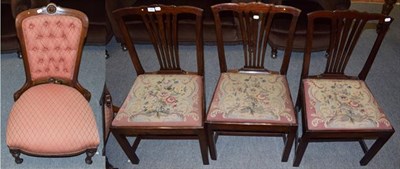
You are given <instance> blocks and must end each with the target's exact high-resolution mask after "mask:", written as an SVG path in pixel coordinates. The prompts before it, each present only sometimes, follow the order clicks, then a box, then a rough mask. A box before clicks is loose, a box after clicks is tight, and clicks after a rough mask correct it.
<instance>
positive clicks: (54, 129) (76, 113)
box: [6, 84, 99, 155]
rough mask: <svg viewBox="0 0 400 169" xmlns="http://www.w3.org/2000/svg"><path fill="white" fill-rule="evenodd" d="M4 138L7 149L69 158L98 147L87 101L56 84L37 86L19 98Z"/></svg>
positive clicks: (96, 135)
mask: <svg viewBox="0 0 400 169" xmlns="http://www.w3.org/2000/svg"><path fill="white" fill-rule="evenodd" d="M6 138H7V145H8V147H9V148H10V149H19V150H21V151H23V152H27V153H31V154H41V155H72V154H76V153H80V152H83V151H85V150H87V149H90V148H92V149H96V148H97V146H98V144H99V136H98V131H97V126H96V121H95V117H94V115H93V112H92V109H91V108H90V106H89V103H88V101H87V100H86V99H85V98H84V97H83V96H82V94H81V93H79V91H78V90H76V89H75V88H72V87H68V86H65V85H59V84H43V85H37V86H34V87H31V88H29V89H28V90H27V91H25V92H24V93H23V94H22V95H21V97H20V98H19V99H18V100H17V101H16V102H15V104H14V106H13V108H12V111H11V113H10V116H9V119H8V124H7V137H6Z"/></svg>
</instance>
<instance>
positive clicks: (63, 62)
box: [22, 15, 82, 80]
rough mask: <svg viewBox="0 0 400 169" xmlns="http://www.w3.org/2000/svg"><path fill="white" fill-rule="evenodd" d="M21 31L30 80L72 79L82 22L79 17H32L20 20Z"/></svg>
mask: <svg viewBox="0 0 400 169" xmlns="http://www.w3.org/2000/svg"><path fill="white" fill-rule="evenodd" d="M22 33H23V39H24V41H25V47H26V52H27V53H26V54H27V59H28V63H29V69H30V70H29V72H30V74H31V78H32V80H37V79H42V78H44V79H47V78H50V77H58V78H62V79H69V80H72V78H73V75H74V68H75V63H76V59H77V55H78V49H79V47H80V46H79V45H80V44H79V42H80V38H81V36H82V35H81V34H82V22H81V21H80V20H79V19H78V18H76V17H72V16H57V15H54V16H52V15H37V16H32V17H29V18H26V19H24V20H23V21H22Z"/></svg>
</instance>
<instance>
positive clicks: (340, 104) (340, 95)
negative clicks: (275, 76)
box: [294, 11, 394, 166]
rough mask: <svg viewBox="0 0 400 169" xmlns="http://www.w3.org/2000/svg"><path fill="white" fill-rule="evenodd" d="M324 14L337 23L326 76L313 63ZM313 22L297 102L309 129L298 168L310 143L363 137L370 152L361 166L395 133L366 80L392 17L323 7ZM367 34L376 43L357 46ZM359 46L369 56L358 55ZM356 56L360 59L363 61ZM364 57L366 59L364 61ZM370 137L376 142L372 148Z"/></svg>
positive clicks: (300, 145)
mask: <svg viewBox="0 0 400 169" xmlns="http://www.w3.org/2000/svg"><path fill="white" fill-rule="evenodd" d="M320 18H324V19H329V20H330V22H331V27H330V31H331V34H330V43H329V49H328V58H327V59H326V65H325V66H324V67H322V68H323V70H322V72H323V73H321V74H319V73H318V72H317V70H313V69H312V67H311V66H310V65H311V64H310V63H311V62H310V60H311V58H312V57H311V46H312V44H313V43H314V42H313V41H312V39H313V37H312V36H313V32H314V31H315V29H314V28H315V20H318V19H320ZM308 21H309V22H308V26H307V44H306V52H305V54H304V62H303V69H302V75H301V76H302V77H301V79H302V81H301V84H300V91H299V95H298V96H299V97H298V99H297V103H296V108H298V110H300V109H301V112H302V126H303V127H302V135H301V138H300V139H299V142H298V145H297V142H296V145H297V146H296V154H295V159H294V166H299V165H300V162H301V159H302V157H303V155H304V152H305V150H306V148H307V146H308V144H309V143H310V142H321V141H358V142H359V143H360V145H361V148H362V150H363V151H364V153H365V155H364V157H363V158H362V159H361V161H360V164H361V165H367V164H368V162H369V161H370V160H371V159H372V158H373V157H374V156H375V154H376V153H377V152H378V151H379V150H380V149H381V148H382V146H383V145H384V144H385V143H386V141H387V140H388V139H389V138H390V137H391V136H392V135H393V133H394V129H393V127H392V125H391V124H390V122H389V120H388V117H387V116H386V115H385V114H384V112H383V110H382V108H381V107H380V106H379V105H378V103H377V100H376V99H375V98H374V96H373V94H372V92H371V91H370V88H369V87H368V85H367V84H366V82H365V79H366V77H367V74H368V72H369V70H370V69H371V66H372V63H373V62H374V59H375V57H376V55H377V53H378V50H379V47H380V46H381V44H382V40H383V39H384V36H385V34H386V32H387V30H388V28H389V25H390V24H391V22H392V18H390V17H387V16H385V15H382V14H373V13H365V12H363V13H361V12H357V11H318V12H313V13H310V14H308ZM371 26H375V27H376V26H379V29H378V31H376V29H370V30H366V28H367V27H368V28H371ZM367 32H369V33H367ZM375 32H377V33H376V34H375ZM362 35H365V36H369V37H371V38H372V41H370V42H371V46H368V45H367V44H365V43H363V42H362V46H357V43H358V42H359V41H360V37H361V36H362ZM356 47H360V48H361V50H363V51H367V53H368V54H367V55H366V56H365V57H355V56H356V55H353V51H354V49H355V48H356ZM361 53H363V52H361ZM313 57H314V56H313ZM350 58H355V59H356V60H357V61H358V62H357V63H359V64H360V65H357V64H354V62H351V61H352V60H351V59H350ZM362 58H365V60H363V61H360V60H362ZM317 64H318V65H322V66H323V65H324V64H323V63H317ZM357 67H359V68H360V71H357ZM310 70H312V71H310ZM357 72H358V73H357ZM349 74H353V75H349ZM357 74H358V75H357ZM365 139H375V140H376V141H375V142H374V143H373V144H372V145H371V146H370V148H368V147H367V144H366V143H365V142H364V140H365ZM296 141H297V140H296Z"/></svg>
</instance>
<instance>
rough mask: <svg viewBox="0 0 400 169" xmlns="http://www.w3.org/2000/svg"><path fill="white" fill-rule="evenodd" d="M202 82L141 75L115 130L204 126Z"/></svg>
mask: <svg viewBox="0 0 400 169" xmlns="http://www.w3.org/2000/svg"><path fill="white" fill-rule="evenodd" d="M202 78H203V77H201V76H198V75H156V74H152V75H151V74H149V75H147V74H146V75H139V76H138V77H137V78H136V80H135V82H134V84H133V86H132V89H131V91H130V92H129V94H128V96H127V98H126V99H125V101H124V103H123V104H122V106H121V108H120V110H119V112H118V114H117V116H116V117H115V119H114V121H113V122H112V126H201V125H202V112H203V104H202V103H203V97H202V96H203V80H202Z"/></svg>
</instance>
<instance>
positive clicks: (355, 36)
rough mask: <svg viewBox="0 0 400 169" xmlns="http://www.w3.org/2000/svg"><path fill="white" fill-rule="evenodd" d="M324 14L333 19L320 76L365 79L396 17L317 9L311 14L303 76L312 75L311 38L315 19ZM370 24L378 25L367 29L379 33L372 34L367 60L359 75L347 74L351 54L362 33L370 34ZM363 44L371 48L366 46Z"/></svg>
mask: <svg viewBox="0 0 400 169" xmlns="http://www.w3.org/2000/svg"><path fill="white" fill-rule="evenodd" d="M321 18H324V19H326V18H327V19H329V20H330V21H331V35H330V44H329V49H328V50H327V52H328V58H327V62H326V66H325V70H324V72H323V73H322V74H319V75H318V76H317V77H324V78H344V79H347V78H352V79H360V80H365V78H366V76H367V74H368V72H369V70H370V69H371V66H372V63H373V61H374V60H375V57H376V55H377V53H378V50H379V48H380V46H381V44H382V41H383V39H384V37H385V35H386V32H387V31H388V29H389V26H390V24H391V23H392V21H393V18H391V17H388V16H385V15H382V14H378V13H365V12H363V13H362V12H358V11H350V10H343V11H316V12H312V13H310V14H308V20H309V22H308V25H307V32H308V33H307V36H308V37H307V43H306V51H305V53H304V62H303V70H302V78H306V77H309V76H313V75H310V74H309V68H310V57H311V47H312V43H313V41H312V40H311V39H312V38H313V37H312V36H313V35H314V23H315V21H316V20H318V19H321ZM371 24H372V25H373V26H375V28H376V29H373V30H368V31H370V32H376V34H377V35H376V36H375V38H373V40H374V42H373V44H372V47H371V49H370V51H369V54H368V56H367V57H366V61H365V63H364V65H363V66H362V69H361V71H360V72H359V74H358V75H346V74H345V69H346V67H348V66H349V65H348V63H349V60H350V58H351V56H353V55H352V53H353V51H354V49H355V47H356V46H357V43H358V42H359V40H360V37H361V35H362V34H365V36H367V28H368V25H371ZM372 37H373V36H372ZM362 48H363V49H364V48H365V50H368V48H367V47H365V46H363V47H362ZM313 77H315V76H313Z"/></svg>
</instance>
